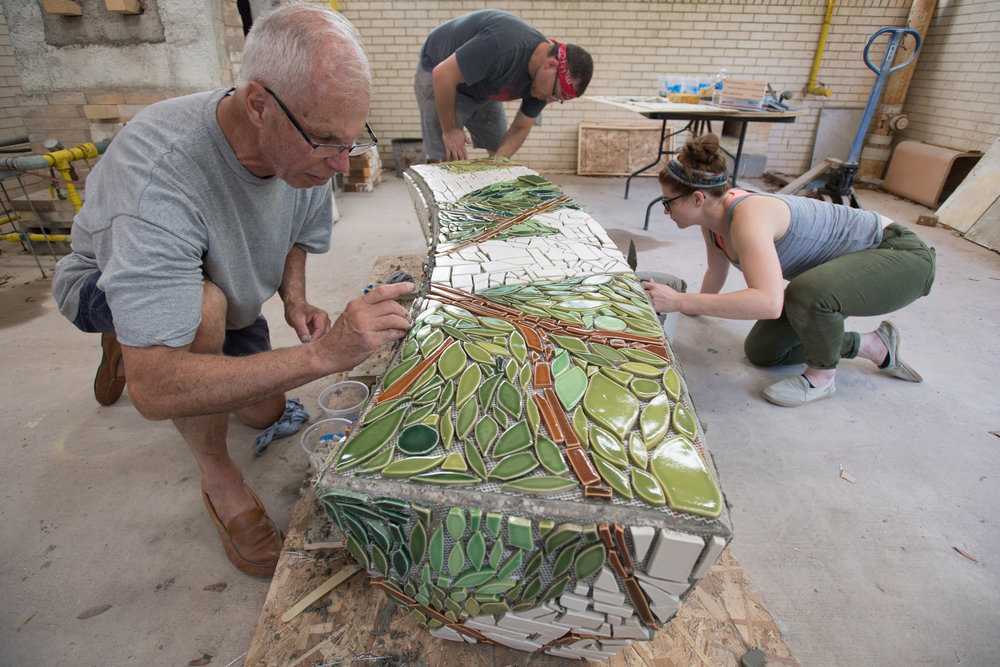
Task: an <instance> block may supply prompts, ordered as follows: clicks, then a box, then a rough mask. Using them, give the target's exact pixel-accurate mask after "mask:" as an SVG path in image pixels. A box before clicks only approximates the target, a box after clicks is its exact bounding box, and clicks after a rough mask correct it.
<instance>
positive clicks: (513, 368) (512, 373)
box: [497, 361, 521, 392]
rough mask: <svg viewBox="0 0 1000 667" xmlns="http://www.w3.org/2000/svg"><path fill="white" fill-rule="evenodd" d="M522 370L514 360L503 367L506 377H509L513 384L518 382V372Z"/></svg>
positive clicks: (508, 379) (508, 380)
mask: <svg viewBox="0 0 1000 667" xmlns="http://www.w3.org/2000/svg"><path fill="white" fill-rule="evenodd" d="M520 370H521V367H520V366H518V365H517V364H516V363H514V362H513V361H512V362H510V363H509V364H507V366H506V367H505V368H504V369H503V374H504V377H506V378H507V382H510V383H512V384H513V383H514V382H517V374H518V372H520ZM497 391H498V392H499V391H500V390H499V389H497Z"/></svg>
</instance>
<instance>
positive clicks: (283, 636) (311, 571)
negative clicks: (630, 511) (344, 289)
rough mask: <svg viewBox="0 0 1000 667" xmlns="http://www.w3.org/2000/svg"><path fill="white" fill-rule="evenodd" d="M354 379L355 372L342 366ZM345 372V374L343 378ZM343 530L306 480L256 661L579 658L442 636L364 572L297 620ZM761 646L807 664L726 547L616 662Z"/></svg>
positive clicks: (383, 361) (392, 262) (330, 565)
mask: <svg viewBox="0 0 1000 667" xmlns="http://www.w3.org/2000/svg"><path fill="white" fill-rule="evenodd" d="M423 259H424V256H422V255H386V256H383V257H379V258H378V260H377V261H376V262H375V266H374V267H373V270H372V280H371V282H372V284H378V283H380V282H384V280H385V279H386V278H387V277H388V276H389V275H391V274H392V273H393V272H394V271H398V270H402V271H406V272H407V273H410V274H411V275H412V276H413V277H414V279H415V280H416V281H417V283H418V285H419V282H420V281H421V280H422V278H423V271H422V268H421V265H422V262H423ZM391 358H392V353H391V349H390V348H388V347H387V348H386V349H385V350H381V351H380V352H379V353H378V354H376V355H374V357H373V358H372V359H369V361H368V362H366V363H365V364H363V365H362V366H359V367H358V368H355V369H354V370H353V371H351V373H350V374H349V375H350V377H361V378H365V377H372V376H378V375H381V374H382V373H383V372H384V371H385V370H386V368H387V366H388V364H389V362H390V361H391ZM342 375H343V377H344V378H346V377H348V374H347V373H344V374H342ZM338 379H339V378H338ZM342 543H343V536H342V535H341V534H340V533H339V532H338V531H337V529H336V527H335V526H333V525H332V524H331V522H330V521H329V519H327V518H326V515H325V514H324V513H323V510H322V508H321V507H320V506H319V503H318V501H317V499H316V495H315V493H314V492H313V489H312V485H311V480H310V479H306V480H304V481H303V484H302V488H301V491H300V494H299V500H298V502H297V503H296V505H295V510H294V511H293V513H292V518H291V521H290V525H289V527H288V531H287V537H286V538H285V544H284V548H283V549H282V554H281V559H280V560H279V561H278V567H277V570H276V572H275V575H274V578H273V579H272V580H271V587H270V589H269V590H268V593H267V598H266V600H265V601H264V608H263V610H262V611H261V615H260V618H259V620H258V622H257V628H256V630H255V631H254V635H253V639H252V640H251V644H250V648H249V650H248V652H247V660H246V663H245V664H246V665H248V666H253V667H263V666H267V667H271V666H279V665H280V666H281V667H294V666H297V665H303V666H305V667H312V665H313V664H318V665H335V664H341V663H343V664H349V663H351V661H354V660H365V661H367V660H371V659H378V660H380V662H377V664H380V665H401V664H404V663H405V664H417V663H418V662H419V661H423V662H424V663H426V664H429V665H449V664H450V665H463V666H464V665H526V664H531V665H569V664H578V663H577V662H576V661H568V660H566V659H563V658H556V657H554V656H549V655H544V654H534V653H524V652H522V651H516V650H514V649H510V648H507V647H504V646H494V645H485V644H466V643H461V642H452V641H448V640H445V639H437V638H435V637H433V636H432V635H431V634H430V633H429V632H428V631H427V630H425V629H423V628H421V627H420V626H418V625H417V623H416V621H414V620H413V618H412V617H410V615H409V613H407V612H406V610H405V609H401V608H400V607H399V606H398V605H397V604H396V603H395V602H394V601H392V600H390V599H389V598H387V597H386V596H385V594H383V593H382V592H381V591H380V590H379V589H377V588H375V587H374V586H370V585H369V584H368V583H367V574H366V573H365V572H364V571H359V572H357V573H355V574H354V575H352V576H350V577H349V578H348V579H347V580H345V581H344V582H343V583H341V584H340V585H338V586H336V587H335V588H334V589H333V591H332V592H331V593H329V594H328V595H326V596H324V597H322V598H320V599H319V600H318V601H317V602H315V603H313V604H311V605H309V606H308V607H306V608H305V609H304V610H303V611H302V612H301V613H299V614H298V615H297V616H295V617H294V618H291V619H290V620H288V621H287V622H283V621H282V620H281V619H282V616H283V615H284V614H285V613H286V612H287V611H288V610H289V609H291V608H292V607H294V606H295V605H296V604H297V603H298V602H299V601H300V600H302V599H303V598H305V597H306V596H307V595H309V594H310V593H311V592H313V591H314V590H316V589H317V588H319V587H320V586H322V585H323V583H324V582H326V581H327V580H328V579H329V578H330V577H331V576H333V575H335V574H336V573H337V572H339V571H340V570H341V568H343V567H344V566H345V565H354V564H355V563H354V561H353V559H352V558H351V556H350V555H349V554H348V553H347V551H346V549H344V548H343V546H342ZM751 649H759V650H761V651H763V652H764V654H765V656H766V660H767V664H768V665H798V664H799V663H798V661H797V660H795V658H794V657H793V656H792V653H791V650H790V649H789V647H788V644H787V643H786V642H785V640H784V638H783V637H782V635H781V631H780V630H779V629H778V626H777V625H776V624H775V622H774V619H772V618H771V615H770V614H769V613H768V612H767V609H766V608H765V607H764V603H763V602H762V601H761V599H760V597H759V596H758V595H757V592H756V591H755V590H754V589H753V586H751V585H750V582H749V581H747V579H746V576H745V575H744V573H743V569H742V568H741V567H740V565H739V563H737V562H736V559H735V558H734V557H733V556H732V554H731V553H730V552H729V549H726V550H725V551H724V552H723V553H722V556H720V557H719V560H718V561H717V562H716V564H715V566H714V567H713V568H712V570H711V571H710V572H709V574H708V575H707V576H705V578H704V579H702V580H701V582H699V584H698V586H697V588H696V589H695V590H694V592H693V593H692V594H691V595H690V596H689V597H688V599H687V600H686V601H685V602H684V604H683V605H682V606H681V609H680V611H679V612H678V613H677V616H676V617H674V619H673V620H672V621H670V623H668V624H667V625H665V626H664V627H663V628H662V629H661V630H660V631H659V632H658V633H657V634H656V636H655V637H654V639H653V641H650V642H633V644H632V645H631V646H629V647H628V648H627V649H625V650H624V651H622V652H621V653H619V654H618V655H616V656H615V657H614V658H612V659H610V660H609V661H607V663H606V664H607V665H609V666H611V667H623V666H626V665H658V666H663V667H668V666H674V665H677V666H681V665H683V666H684V667H688V666H704V667H717V666H718V665H738V664H739V663H740V658H741V657H742V656H743V654H744V653H746V652H747V651H748V650H751Z"/></svg>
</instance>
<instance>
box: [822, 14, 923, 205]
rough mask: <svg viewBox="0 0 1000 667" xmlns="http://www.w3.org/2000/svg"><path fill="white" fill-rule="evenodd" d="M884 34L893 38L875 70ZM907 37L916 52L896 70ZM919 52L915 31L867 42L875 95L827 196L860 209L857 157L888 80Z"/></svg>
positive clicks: (890, 30)
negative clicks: (875, 51) (874, 56)
mask: <svg viewBox="0 0 1000 667" xmlns="http://www.w3.org/2000/svg"><path fill="white" fill-rule="evenodd" d="M885 34H889V35H890V37H889V44H888V46H886V49H885V53H883V54H882V63H881V65H880V66H878V67H876V66H875V64H874V63H872V61H871V58H870V57H869V55H868V54H869V53H870V51H871V48H872V44H873V43H874V42H875V40H876V39H878V38H879V37H880V36H881V35H885ZM907 35H911V36H913V38H914V39H915V40H916V45H915V46H914V48H913V53H911V54H910V57H909V58H907V59H906V61H905V62H902V63H900V64H898V65H896V66H895V67H893V66H892V61H893V59H894V58H895V57H896V51H897V50H898V49H899V45H900V43H902V41H903V38H904V37H906V36H907ZM918 51H920V33H919V32H917V31H916V30H914V29H912V28H882V29H881V30H879V31H878V32H876V33H875V34H874V35H872V36H871V37H870V38H869V39H868V43H867V44H866V45H865V51H864V61H865V65H867V66H868V69H870V70H871V71H873V72H875V74H876V75H877V76H876V77H875V83H874V84H873V85H872V92H871V94H869V96H868V103H867V104H866V105H865V113H864V117H863V118H862V119H861V125H860V126H859V127H858V134H857V136H855V137H854V145H853V146H852V147H851V153H850V155H848V156H847V159H846V160H844V162H842V163H841V164H840V166H839V167H837V168H836V169H835V170H833V171H832V172H831V173H830V174H829V177H828V178H827V180H826V185H825V186H824V187H823V188H821V190H820V191H821V192H822V193H823V194H824V195H827V196H829V197H831V198H832V199H833V201H834V202H836V203H843V204H845V205H850V206H853V207H854V208H861V206H860V204H859V203H858V200H857V197H855V196H854V177H855V176H856V175H857V173H858V158H859V157H861V147H862V145H863V144H864V142H865V135H866V134H867V133H868V126H869V125H870V124H871V121H872V117H873V116H874V115H875V107H876V106H878V102H879V98H880V97H881V96H882V88H883V87H884V86H885V80H886V79H887V78H888V77H889V75H890V74H892V73H893V72H896V71H899V70H901V69H903V68H904V67H906V66H907V65H909V64H910V63H912V62H913V59H914V58H916V57H917V52H918Z"/></svg>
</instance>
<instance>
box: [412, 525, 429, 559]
mask: <svg viewBox="0 0 1000 667" xmlns="http://www.w3.org/2000/svg"><path fill="white" fill-rule="evenodd" d="M426 552H427V531H426V529H425V528H424V525H423V524H422V523H420V522H419V521H416V522H414V524H413V530H411V531H410V558H412V559H413V562H414V563H420V562H421V561H423V560H424V554H425V553H426Z"/></svg>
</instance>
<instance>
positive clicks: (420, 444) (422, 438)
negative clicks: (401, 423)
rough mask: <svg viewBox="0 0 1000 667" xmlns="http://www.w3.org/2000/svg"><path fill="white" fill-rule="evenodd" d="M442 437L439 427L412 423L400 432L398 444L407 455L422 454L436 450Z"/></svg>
mask: <svg viewBox="0 0 1000 667" xmlns="http://www.w3.org/2000/svg"><path fill="white" fill-rule="evenodd" d="M440 439H441V436H440V435H439V434H438V431H437V429H434V428H431V427H430V426H428V425H426V424H412V425H410V426H407V427H406V428H404V429H403V430H402V431H400V432H399V439H398V440H397V441H396V446H397V447H398V448H399V451H400V452H402V453H403V454H406V455H407V456H420V455H421V454H428V453H430V452H432V451H434V448H436V447H437V445H438V442H439V441H440ZM418 472H423V471H418Z"/></svg>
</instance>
